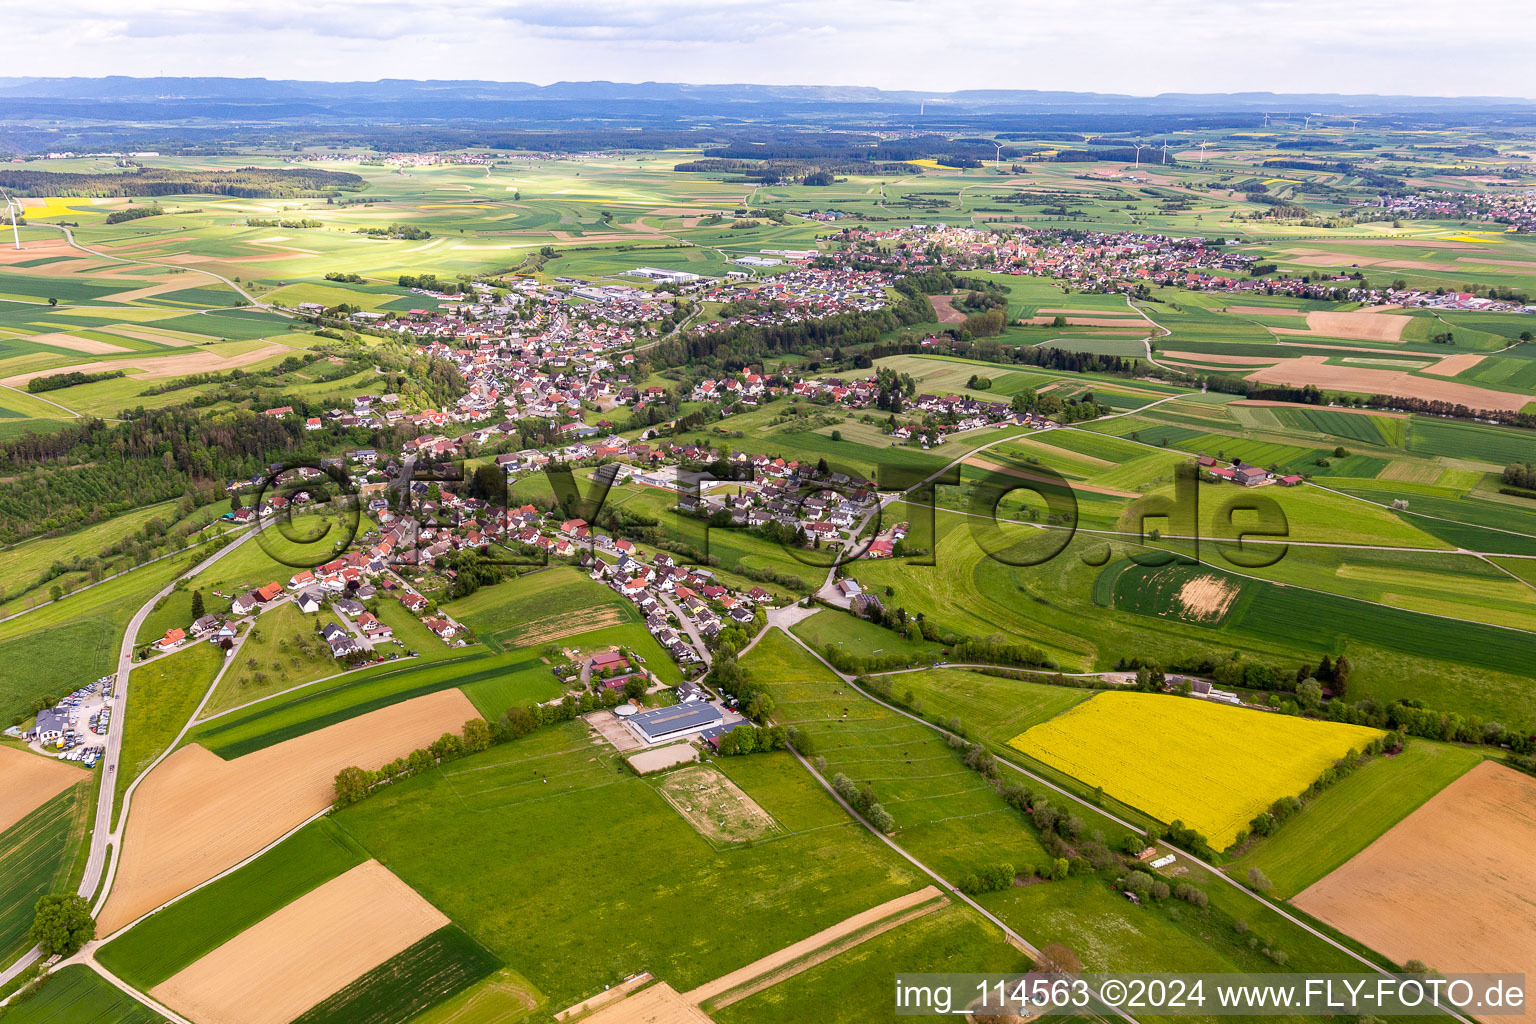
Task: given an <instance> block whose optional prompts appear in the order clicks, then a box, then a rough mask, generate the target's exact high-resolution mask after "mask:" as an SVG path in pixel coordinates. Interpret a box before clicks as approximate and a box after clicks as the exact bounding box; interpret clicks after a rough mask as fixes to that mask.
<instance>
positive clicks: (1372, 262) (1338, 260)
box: [1289, 249, 1456, 271]
mask: <svg viewBox="0 0 1536 1024" xmlns="http://www.w3.org/2000/svg"><path fill="white" fill-rule="evenodd" d="M1290 251H1291V252H1293V253H1298V254H1299V255H1296V256H1293V257H1291V259H1290V261H1289V262H1291V263H1299V264H1301V265H1302V266H1304V267H1357V266H1358V267H1394V268H1397V269H1399V270H1441V271H1453V270H1455V269H1456V265H1455V264H1454V263H1431V262H1429V261H1428V260H1396V259H1392V258H1391V257H1388V256H1357V255H1352V254H1349V253H1342V252H1321V251H1319V250H1316V249H1292V250H1290Z"/></svg>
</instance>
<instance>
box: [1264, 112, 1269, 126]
mask: <svg viewBox="0 0 1536 1024" xmlns="http://www.w3.org/2000/svg"><path fill="white" fill-rule="evenodd" d="M1264 127H1265V128H1268V127H1269V115H1268V114H1265V115H1264Z"/></svg>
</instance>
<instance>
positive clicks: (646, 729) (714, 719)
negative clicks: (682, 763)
mask: <svg viewBox="0 0 1536 1024" xmlns="http://www.w3.org/2000/svg"><path fill="white" fill-rule="evenodd" d="M724 717H725V716H723V715H722V714H721V713H720V709H719V708H717V707H715V706H714V705H713V704H706V703H701V702H697V701H696V702H693V703H689V704H678V705H674V706H673V707H667V708H655V709H654V710H651V711H642V712H640V713H639V714H638V715H630V716H629V717H628V718H626V719H624V724H625V725H627V726H628V727H629V729H630V731H631V732H633V733H634V734H635V735H636V736H638V737H640V740H641V741H642V742H644V743H647V744H655V743H665V742H667V741H668V740H675V739H681V738H682V737H684V736H696V735H698V734H699V733H701V732H703V731H704V730H706V729H711V728H713V727H715V726H717V725H719V724H720V723H721V722H722V721H723V720H724Z"/></svg>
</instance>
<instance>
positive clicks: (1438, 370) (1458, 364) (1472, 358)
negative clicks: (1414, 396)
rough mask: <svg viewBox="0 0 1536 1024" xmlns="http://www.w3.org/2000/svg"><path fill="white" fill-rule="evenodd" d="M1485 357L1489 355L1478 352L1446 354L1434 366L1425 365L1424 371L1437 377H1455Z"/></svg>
mask: <svg viewBox="0 0 1536 1024" xmlns="http://www.w3.org/2000/svg"><path fill="white" fill-rule="evenodd" d="M1485 358H1487V357H1486V356H1484V355H1482V354H1480V353H1477V352H1462V353H1460V354H1459V355H1454V356H1446V357H1445V358H1444V359H1442V360H1440V361H1439V362H1438V363H1436V364H1434V365H1433V366H1426V367H1424V372H1425V373H1432V374H1434V375H1435V376H1436V377H1454V376H1456V375H1457V374H1459V373H1463V372H1464V371H1466V370H1470V369H1472V367H1474V366H1476V365H1477V364H1478V363H1480V362H1482V361H1483V360H1484V359H1485Z"/></svg>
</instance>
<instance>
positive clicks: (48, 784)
mask: <svg viewBox="0 0 1536 1024" xmlns="http://www.w3.org/2000/svg"><path fill="white" fill-rule="evenodd" d="M88 778H90V776H89V775H87V774H86V773H85V772H82V771H81V770H80V769H79V768H76V767H75V766H74V765H69V764H65V763H64V762H62V761H55V760H54V759H53V758H51V757H41V756H39V755H37V754H30V753H28V752H27V751H25V750H17V749H16V748H15V747H0V832H4V831H5V830H6V829H8V828H10V827H11V826H12V825H14V824H16V823H17V822H18V821H20V820H21V819H22V818H25V817H26V816H27V815H29V814H31V813H32V812H33V811H35V810H37V809H38V808H39V807H41V806H43V804H45V803H47V802H48V801H49V800H52V799H53V798H54V797H56V796H58V795H59V794H60V793H62V792H64V791H65V790H66V789H68V788H69V787H70V786H72V785H74V784H75V783H77V782H84V781H85V780H86V779H88Z"/></svg>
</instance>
